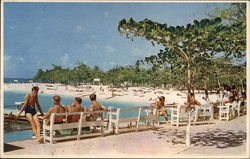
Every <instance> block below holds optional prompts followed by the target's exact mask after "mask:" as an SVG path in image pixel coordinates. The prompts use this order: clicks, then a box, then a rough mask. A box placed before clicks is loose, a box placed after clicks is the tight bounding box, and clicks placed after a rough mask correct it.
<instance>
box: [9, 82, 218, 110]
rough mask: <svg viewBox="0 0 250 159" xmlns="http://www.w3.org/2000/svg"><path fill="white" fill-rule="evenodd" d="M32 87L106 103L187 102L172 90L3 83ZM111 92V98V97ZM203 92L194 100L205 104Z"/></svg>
mask: <svg viewBox="0 0 250 159" xmlns="http://www.w3.org/2000/svg"><path fill="white" fill-rule="evenodd" d="M33 86H38V87H39V94H52V95H63V96H72V97H76V96H78V97H86V98H88V97H89V95H90V94H91V93H95V94H96V95H97V98H98V99H102V100H108V101H124V102H138V103H142V104H144V105H149V104H151V103H153V102H155V101H156V100H157V99H158V97H159V96H165V98H166V102H165V103H166V104H172V103H180V104H183V103H184V102H185V101H186V100H187V92H186V91H177V90H174V89H162V88H158V89H154V88H152V87H128V89H126V88H124V89H122V88H119V89H118V88H109V87H108V86H101V85H80V86H78V87H75V86H72V85H62V84H43V83H8V84H7V83H5V84H4V90H5V91H25V92H31V88H32V87H33ZM112 92H113V96H112ZM204 96H205V95H204V93H203V91H200V93H198V91H196V96H195V97H196V99H197V100H198V101H200V102H201V103H202V104H203V103H206V101H205V100H203V99H202V97H204ZM209 98H210V100H211V101H216V100H217V99H218V96H217V95H216V94H211V95H210V96H209Z"/></svg>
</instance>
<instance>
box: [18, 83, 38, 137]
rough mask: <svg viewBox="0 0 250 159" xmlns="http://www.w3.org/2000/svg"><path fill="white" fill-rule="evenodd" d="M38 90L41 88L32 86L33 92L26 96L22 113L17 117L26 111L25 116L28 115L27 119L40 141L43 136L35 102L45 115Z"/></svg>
mask: <svg viewBox="0 0 250 159" xmlns="http://www.w3.org/2000/svg"><path fill="white" fill-rule="evenodd" d="M38 91H39V88H38V87H37V86H34V87H33V88H32V91H31V94H27V95H26V96H25V97H24V104H23V106H22V108H21V111H20V113H19V114H18V115H17V116H16V118H18V117H19V116H20V114H21V113H22V112H23V111H25V116H26V117H27V119H28V121H29V123H30V125H31V127H32V130H33V132H34V134H35V136H36V137H37V139H38V141H39V140H40V138H41V136H40V122H39V118H38V115H37V113H36V109H35V104H36V106H37V108H38V110H39V111H40V114H41V115H42V116H43V111H42V109H41V106H40V104H39V102H38V95H37V94H38Z"/></svg>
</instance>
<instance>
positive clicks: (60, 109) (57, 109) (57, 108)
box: [43, 95, 66, 124]
mask: <svg viewBox="0 0 250 159" xmlns="http://www.w3.org/2000/svg"><path fill="white" fill-rule="evenodd" d="M60 102H61V97H60V96H57V95H56V96H54V97H53V104H54V106H53V107H51V108H49V110H48V112H47V113H46V114H45V115H44V117H43V119H48V118H50V115H51V113H65V112H66V109H65V108H64V107H63V106H62V105H61V104H60ZM64 118H65V115H60V116H56V117H55V121H54V123H55V124H60V123H63V119H64Z"/></svg>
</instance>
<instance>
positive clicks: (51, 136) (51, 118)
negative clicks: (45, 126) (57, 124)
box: [50, 113, 55, 144]
mask: <svg viewBox="0 0 250 159" xmlns="http://www.w3.org/2000/svg"><path fill="white" fill-rule="evenodd" d="M54 121H55V113H52V114H51V117H50V143H51V144H52V143H53V133H54Z"/></svg>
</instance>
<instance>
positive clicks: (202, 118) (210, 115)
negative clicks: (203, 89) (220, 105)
mask: <svg viewBox="0 0 250 159" xmlns="http://www.w3.org/2000/svg"><path fill="white" fill-rule="evenodd" d="M195 109H196V111H195V113H196V114H195V119H194V124H206V123H207V124H211V123H214V107H213V105H201V106H196V107H195Z"/></svg>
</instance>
